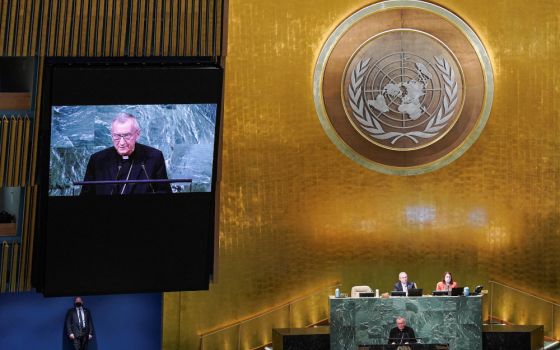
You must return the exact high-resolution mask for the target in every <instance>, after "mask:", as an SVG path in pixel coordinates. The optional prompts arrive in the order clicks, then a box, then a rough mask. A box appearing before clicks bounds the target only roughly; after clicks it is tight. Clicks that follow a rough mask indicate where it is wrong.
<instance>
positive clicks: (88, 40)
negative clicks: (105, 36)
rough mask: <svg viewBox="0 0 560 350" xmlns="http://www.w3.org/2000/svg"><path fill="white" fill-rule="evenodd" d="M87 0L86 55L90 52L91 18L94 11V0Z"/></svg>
mask: <svg viewBox="0 0 560 350" xmlns="http://www.w3.org/2000/svg"><path fill="white" fill-rule="evenodd" d="M86 1H87V4H88V5H87V8H88V9H87V13H86V43H85V49H86V50H85V55H86V56H88V55H89V54H90V33H91V19H92V17H93V13H92V2H93V1H94V0H86Z"/></svg>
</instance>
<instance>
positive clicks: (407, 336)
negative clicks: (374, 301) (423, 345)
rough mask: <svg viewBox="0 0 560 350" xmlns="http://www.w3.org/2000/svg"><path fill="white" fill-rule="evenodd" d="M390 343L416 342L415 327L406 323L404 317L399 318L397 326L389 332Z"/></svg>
mask: <svg viewBox="0 0 560 350" xmlns="http://www.w3.org/2000/svg"><path fill="white" fill-rule="evenodd" d="M388 343H389V344H412V343H416V335H415V334H414V329H412V328H410V327H408V326H407V325H406V320H405V319H404V317H398V318H397V326H396V327H395V328H393V329H391V331H390V332H389V341H388Z"/></svg>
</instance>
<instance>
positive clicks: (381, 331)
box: [329, 296, 482, 350]
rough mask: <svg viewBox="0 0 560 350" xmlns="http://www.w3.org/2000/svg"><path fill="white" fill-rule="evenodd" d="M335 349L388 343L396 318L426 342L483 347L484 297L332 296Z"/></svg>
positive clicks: (456, 348)
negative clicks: (405, 322) (401, 320)
mask: <svg viewBox="0 0 560 350" xmlns="http://www.w3.org/2000/svg"><path fill="white" fill-rule="evenodd" d="M329 303H330V325H331V350H338V349H352V350H355V349H357V346H358V345H370V344H386V343H387V338H388V336H389V331H390V330H391V328H393V327H395V326H396V318H397V317H398V316H402V317H404V318H405V319H406V321H407V326H410V327H412V328H413V329H414V332H415V333H416V337H417V338H421V342H422V343H425V344H433V343H440V344H449V345H450V349H452V350H467V349H469V350H471V349H472V350H481V349H482V297H481V296H471V297H463V296H460V297H448V296H442V297H431V296H426V297H396V298H330V301H329Z"/></svg>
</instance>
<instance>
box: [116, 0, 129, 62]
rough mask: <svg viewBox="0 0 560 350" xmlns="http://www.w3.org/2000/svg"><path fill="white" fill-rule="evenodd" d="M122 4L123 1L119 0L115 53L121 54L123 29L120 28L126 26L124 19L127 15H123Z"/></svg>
mask: <svg viewBox="0 0 560 350" xmlns="http://www.w3.org/2000/svg"><path fill="white" fill-rule="evenodd" d="M124 4H125V1H124V0H121V1H120V6H119V25H118V29H117V55H119V56H120V55H121V53H122V52H124V50H123V48H122V46H121V42H122V40H121V39H122V34H123V30H122V28H123V27H124V26H126V19H127V16H125V15H124Z"/></svg>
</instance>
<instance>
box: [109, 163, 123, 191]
mask: <svg viewBox="0 0 560 350" xmlns="http://www.w3.org/2000/svg"><path fill="white" fill-rule="evenodd" d="M117 168H118V170H117V176H115V180H118V179H119V175H120V174H121V170H122V163H121V162H119V165H117ZM115 187H119V184H114V185H113V188H111V195H113V192H115Z"/></svg>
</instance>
